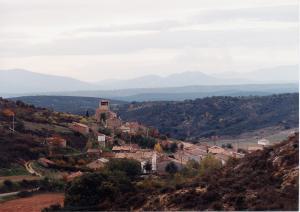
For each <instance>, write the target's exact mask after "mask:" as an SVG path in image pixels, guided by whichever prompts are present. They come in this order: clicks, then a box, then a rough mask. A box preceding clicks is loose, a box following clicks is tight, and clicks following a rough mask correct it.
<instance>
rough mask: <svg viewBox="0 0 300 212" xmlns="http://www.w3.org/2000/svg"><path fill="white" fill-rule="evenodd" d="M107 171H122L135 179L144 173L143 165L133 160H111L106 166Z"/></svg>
mask: <svg viewBox="0 0 300 212" xmlns="http://www.w3.org/2000/svg"><path fill="white" fill-rule="evenodd" d="M106 169H107V170H109V171H116V170H117V171H122V172H125V173H126V175H127V176H129V177H131V178H133V177H136V176H138V175H140V174H141V173H142V170H141V164H140V162H138V161H137V160H132V159H125V158H124V159H123V158H122V159H118V158H115V159H111V160H110V161H109V162H108V163H107V164H106Z"/></svg>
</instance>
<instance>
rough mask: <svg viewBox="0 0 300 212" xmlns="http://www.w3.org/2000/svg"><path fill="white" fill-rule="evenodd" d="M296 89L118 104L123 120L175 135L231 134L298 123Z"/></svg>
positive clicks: (192, 137)
mask: <svg viewBox="0 0 300 212" xmlns="http://www.w3.org/2000/svg"><path fill="white" fill-rule="evenodd" d="M298 100H299V97H298V94H297V93H294V94H281V95H272V96H264V97H256V96H252V97H251V96H250V97H210V98H203V99H196V100H186V101H182V102H143V103H137V102H134V103H131V104H124V105H120V106H119V108H118V111H117V112H118V114H119V115H120V116H121V118H122V119H124V120H128V121H130V120H137V121H139V122H141V123H143V124H145V125H147V126H153V127H155V128H157V129H159V131H160V132H161V133H163V134H168V135H170V137H175V138H179V139H185V138H189V139H195V138H200V137H210V136H212V135H219V136H227V135H228V136H234V135H239V134H241V133H244V132H249V131H254V130H257V129H261V128H266V127H272V126H280V127H282V128H284V129H289V128H292V127H298V116H299V111H298V108H299V105H298V104H299V103H298V102H299V101H298Z"/></svg>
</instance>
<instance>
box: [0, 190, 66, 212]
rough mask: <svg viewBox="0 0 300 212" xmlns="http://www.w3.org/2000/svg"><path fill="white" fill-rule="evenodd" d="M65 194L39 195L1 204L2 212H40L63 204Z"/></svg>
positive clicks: (0, 209)
mask: <svg viewBox="0 0 300 212" xmlns="http://www.w3.org/2000/svg"><path fill="white" fill-rule="evenodd" d="M63 201H64V194H62V193H48V194H37V195H34V196H32V197H26V198H20V199H15V200H11V201H7V202H4V203H0V211H1V212H15V211H17V212H40V211H41V210H42V209H43V208H45V207H48V206H50V205H53V204H57V203H58V204H61V205H62V204H63Z"/></svg>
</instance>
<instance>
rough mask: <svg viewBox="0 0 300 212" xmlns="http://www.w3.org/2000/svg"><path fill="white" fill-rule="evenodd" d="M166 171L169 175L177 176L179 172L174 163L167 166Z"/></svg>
mask: <svg viewBox="0 0 300 212" xmlns="http://www.w3.org/2000/svg"><path fill="white" fill-rule="evenodd" d="M165 171H166V172H168V173H169V174H175V173H176V172H177V171H178V167H177V166H176V164H175V163H174V162H170V163H168V164H167V166H166V168H165Z"/></svg>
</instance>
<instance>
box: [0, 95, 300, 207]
mask: <svg viewBox="0 0 300 212" xmlns="http://www.w3.org/2000/svg"><path fill="white" fill-rule="evenodd" d="M30 98H33V97H30ZM30 98H29V100H30ZM297 98H298V95H296V94H283V95H272V96H267V97H212V98H205V99H197V100H195V101H192V100H189V101H183V102H144V103H134V102H132V103H126V102H120V101H109V100H103V99H102V100H101V99H96V100H94V99H89V98H83V99H84V100H85V101H82V102H80V101H79V100H80V99H76V104H75V103H74V100H73V98H69V99H68V98H63V97H53V99H51V97H41V99H39V100H38V101H37V99H38V97H34V98H33V100H34V101H35V102H39V104H43V105H44V104H48V103H49V102H51V103H50V104H48V105H51V107H53V106H55V107H57V105H55V103H57V102H59V105H63V107H65V108H69V109H70V110H73V109H72V108H76V107H79V108H82V107H85V108H84V110H86V111H85V113H83V114H82V115H74V114H72V113H64V112H55V111H52V110H49V109H46V108H43V107H40V105H38V106H34V105H29V104H26V103H23V102H22V101H20V100H16V101H15V102H14V101H11V100H6V99H1V100H0V109H1V114H0V133H1V137H0V145H1V149H0V151H1V152H0V153H1V156H0V157H1V160H0V161H1V163H0V174H1V178H0V179H1V182H2V185H1V184H0V194H3V198H4V199H3V200H2V201H3V202H4V203H0V207H1V204H3V207H6V206H5V205H6V204H8V205H9V202H13V201H16V204H18V203H17V202H18V200H13V199H18V198H24V197H25V198H24V201H26V198H28V201H31V200H30V198H32V199H35V198H39V196H40V195H42V196H43V195H48V194H49V195H52V194H51V192H58V193H62V192H63V191H64V190H65V198H64V204H62V202H61V201H58V203H59V205H55V203H54V202H52V203H50V202H49V204H48V203H47V204H48V205H46V204H45V206H44V207H49V208H48V209H47V210H52V209H51V207H52V208H56V209H55V210H60V208H61V207H63V208H65V209H67V210H71V209H72V208H75V209H80V208H84V209H95V208H97V209H101V210H106V209H108V208H110V209H111V208H114V209H115V210H119V209H120V208H127V207H129V205H130V204H131V203H130V201H133V200H134V199H135V198H138V199H137V200H136V201H137V203H138V205H135V204H133V205H132V206H131V207H134V208H136V209H137V208H143V209H155V210H156V209H162V208H161V207H163V208H164V207H167V208H168V209H171V208H173V206H168V205H169V204H171V203H168V202H170V201H171V202H172V201H173V200H172V199H170V197H171V196H172V195H173V194H172V193H173V192H175V193H176V195H185V192H186V191H183V190H182V188H183V187H185V188H186V189H187V190H189V189H190V184H191V185H193V184H194V183H200V182H202V181H203V180H204V181H203V183H204V182H205V179H206V178H205V176H206V175H207V174H213V173H214V174H213V175H216V174H217V173H218V172H219V171H220V170H223V169H224V170H227V169H231V168H230V167H231V166H232V165H231V163H232V162H231V161H232V160H233V161H235V162H234V163H242V162H241V161H243V160H247V159H244V158H249V157H252V156H251V155H257V154H260V152H265V151H267V150H266V149H270V148H272V146H273V145H275V146H278V145H281V141H283V140H287V139H292V138H293V139H294V140H292V141H293V142H294V141H295V139H298V134H297V132H298V128H296V126H297V123H298V122H297V120H296V119H295V117H296V115H297V110H296V107H298V106H297V104H296V103H295V102H296V100H297ZM95 101H98V104H96V103H95ZM253 101H255V104H254V103H253ZM274 103H276V107H273V108H272V110H269V109H267V108H268V107H269V105H274ZM95 104H96V106H95V107H94V105H95ZM182 104H183V106H181V105H182ZM295 104H296V105H295ZM67 105H69V106H67ZM283 105H285V106H288V108H285V109H284V110H283ZM164 107H167V108H168V110H167V111H166V110H165V109H164ZM182 107H183V108H185V109H186V110H185V113H182V111H181V108H182ZM89 108H90V109H93V110H89ZM193 108H197V110H195V109H193ZM201 108H203V109H201ZM226 108H231V110H230V111H231V113H230V117H231V119H234V118H235V111H237V112H238V114H242V113H243V114H245V115H246V114H247V113H248V114H251V116H252V117H259V118H258V119H257V120H252V121H251V120H249V116H248V118H246V117H247V115H246V116H243V118H242V117H240V118H242V119H243V122H245V121H248V123H249V124H248V125H244V126H245V128H244V129H243V130H242V131H238V132H234V131H228V130H226V127H227V126H230V127H231V126H234V125H232V124H228V123H227V124H226V125H216V128H214V132H222V131H220V130H223V132H230V133H229V134H228V133H225V134H223V135H222V134H221V133H220V134H219V135H218V134H215V133H214V134H209V135H206V136H201V137H199V138H198V139H191V138H192V137H187V136H186V137H185V139H181V138H180V137H177V136H176V135H177V134H171V133H167V131H166V130H164V129H162V128H160V127H158V128H156V127H155V125H153V124H147V123H149V122H147V120H149V121H151V119H152V120H155V116H156V114H157V115H158V114H160V115H159V116H161V117H162V118H163V120H164V121H167V122H165V123H168V122H169V121H168V120H169V118H170V117H173V118H176V120H181V121H182V117H183V116H182V114H186V115H187V117H189V119H188V120H189V121H191V123H193V121H192V119H193V118H196V117H198V116H199V117H202V118H201V119H202V120H204V121H208V122H207V123H205V126H209V123H215V122H214V119H217V120H220V119H223V120H226V117H227V116H228V114H226V112H227V110H225V109H226ZM294 108H295V109H294ZM93 111H94V112H93ZM148 111H151V112H148ZM188 111H193V113H190V114H189V113H187V112H188ZM196 111H201V113H202V115H201V114H200V115H198V113H197V112H196ZM242 111H243V112H242ZM166 112H167V114H164V113H166ZM168 113H169V114H168ZM254 113H257V116H255V115H254ZM135 114H139V115H138V116H136V115H135ZM150 114H151V116H150ZM163 114H164V115H163ZM175 114H177V115H175ZM268 114H270V115H274V114H275V115H276V116H275V117H273V118H272V119H269V117H270V116H269V115H268ZM119 115H120V116H119ZM128 115H130V116H128ZM141 115H143V116H144V117H145V119H141V117H143V116H141ZM148 115H149V116H148ZM164 116H165V117H164ZM264 116H265V117H266V118H265V119H264ZM120 117H121V118H122V119H121V118H120ZM123 117H125V118H124V120H123ZM146 117H147V118H146ZM228 117H229V116H228ZM178 118H179V119H178ZM267 118H268V120H269V121H268V122H266V120H267ZM135 120H138V121H141V122H137V121H135ZM280 120H281V121H280ZM144 122H145V123H146V124H145V125H144ZM254 122H255V123H256V126H255V127H254V128H253V126H252V125H250V124H251V123H254ZM142 123H143V124H142ZM150 123H152V122H150ZM169 123H170V124H172V125H173V126H176V125H174V123H172V122H169ZM187 123H188V122H187ZM219 123H220V122H219ZM246 123H247V122H246ZM260 123H261V125H259V124H260ZM164 126H166V125H164ZM191 126H192V125H191ZM197 126H199V125H197ZM237 126H240V124H238V125H237ZM266 126H268V127H266ZM166 129H168V128H166ZM186 129H189V128H186ZM186 129H184V128H181V131H182V132H185V133H188V132H187V131H186ZM239 129H241V128H239ZM250 129H251V130H250ZM230 130H232V129H231V128H230ZM235 130H237V129H235ZM199 131H200V132H203V130H202V129H201V127H200V128H199ZM170 132H172V131H170ZM173 132H176V131H173ZM190 132H192V131H190ZM190 132H189V133H190ZM231 132H233V133H231ZM241 132H242V133H241ZM295 133H296V134H295ZM186 135H187V134H186ZM190 135H191V134H190ZM293 136H294V137H293ZM292 141H291V142H292ZM286 142H288V141H286ZM289 142H290V141H289ZM297 151H298V150H297ZM116 170H119V171H120V173H119V171H117V172H116ZM120 174H121V175H120ZM123 175H124V176H123ZM108 176H110V177H111V176H113V178H114V179H115V180H114V181H113V182H111V181H110V180H108V178H107V177H108ZM122 176H123V177H122ZM99 177H100V178H99ZM224 177H225V176H224ZM90 178H91V179H93V178H94V180H96V181H97V180H100V181H99V183H100V184H99V185H101V184H102V181H103V183H106V181H108V182H107V183H112V187H108V188H105V189H108V191H110V192H113V191H114V192H116V194H115V196H114V197H115V198H116V199H115V200H114V201H113V202H111V201H112V200H111V199H107V198H104V200H103V201H106V202H107V204H108V205H102V204H100V205H97V206H96V205H95V204H96V203H97V202H98V201H99V199H101V198H102V197H101V195H102V193H101V192H105V190H102V189H103V188H102V187H101V188H98V189H100V190H99V191H98V190H95V194H93V196H90V197H89V198H92V199H90V200H89V201H90V202H89V201H87V202H77V201H76V200H75V199H73V198H75V196H76V195H79V196H81V195H86V193H85V192H89V191H88V190H87V191H80V192H79V193H76V192H77V190H76V186H77V184H78V186H82V185H84V184H85V181H86V180H87V181H88V180H90ZM121 179H123V180H121ZM94 180H93V183H95V182H96V181H95V182H94ZM124 180H125V181H124ZM199 180H200V181H199ZM123 181H124V182H123ZM123 183H125V184H124V185H123ZM200 184H201V183H200ZM205 184H206V185H205ZM209 184H210V182H205V183H204V184H201V186H200V187H199V188H197V189H196V190H199V189H200V190H201V191H202V192H203V191H206V190H207V189H208V188H209ZM70 186H71V187H70ZM124 186H125V187H124ZM127 186H129V187H127ZM203 186H204V187H203ZM123 187H124V188H123ZM87 188H88V187H87ZM36 189H37V190H36ZM74 189H75V190H74ZM111 189H112V190H111ZM115 189H116V190H115ZM149 189H150V190H149ZM174 189H175V190H174ZM163 190H165V191H163ZM200 190H199V191H200ZM221 190H222V189H220V190H219V191H221ZM146 191H149V192H150V194H149V195H147V196H145V193H144V192H146ZM97 192H100V193H97ZM128 192H129V193H128ZM153 192H154V193H153ZM157 192H158V193H157ZM160 192H162V194H160ZM293 192H294V191H293ZM23 193H24V194H23ZM196 193H197V192H196ZM23 195H24V197H23ZM99 195H100V196H99ZM123 195H125V196H128V195H131V196H132V199H129V200H126V201H124V199H122V196H123ZM151 195H154V196H156V195H162V196H161V197H160V200H159V205H157V208H152V206H150V205H152V204H153V203H151V201H152V200H151V199H148V197H150V196H151ZM199 195H200V194H195V195H194V198H198V196H199ZM232 195H234V191H232ZM28 196H29V197H28ZM30 196H31V197H30ZM138 196H139V197H138ZM169 196H170V197H169ZM200 196H201V195H200ZM7 198H8V199H7ZM82 198H85V197H82ZM95 198H96V199H95ZM97 198H98V199H97ZM153 198H154V197H153ZM199 198H200V197H199ZM201 198H202V197H201ZM203 198H204V197H203ZM205 198H206V197H205ZM216 198H217V197H216ZM278 198H279V199H280V198H281V197H278ZM6 199H7V200H6ZM10 199H12V200H10ZM20 201H21V202H22V200H20ZM53 201H54V200H53ZM155 201H156V200H155ZM157 201H158V200H157ZM201 201H202V200H201ZM206 201H207V200H206ZM209 201H212V200H209ZM292 201H293V200H292ZM51 204H52V206H51ZM176 204H179V202H177V203H176ZM226 204H227V203H226ZM226 204H225V203H224V204H223V205H222V204H220V205H219V206H216V205H214V204H212V202H211V203H209V204H207V205H202V206H201V207H200V208H198V206H195V205H192V203H191V205H189V206H184V205H181V206H180V204H179V205H177V206H174V209H176V210H179V209H183V208H184V209H189V207H192V208H193V209H196V208H197V209H202V207H205V208H207V209H209V208H211V209H215V208H216V207H227V206H226ZM258 205H259V206H255V207H264V206H263V205H261V204H258ZM41 207H42V206H41ZM232 207H233V208H231V209H238V208H239V207H241V206H238V205H232ZM249 207H250V206H249ZM280 207H281V206H280ZM282 207H287V208H288V206H282ZM291 207H294V206H293V205H291ZM250 208H251V207H250ZM264 208H268V209H270V208H272V207H271V206H270V207H269V206H266V207H264ZM72 210H73V209H72Z"/></svg>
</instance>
